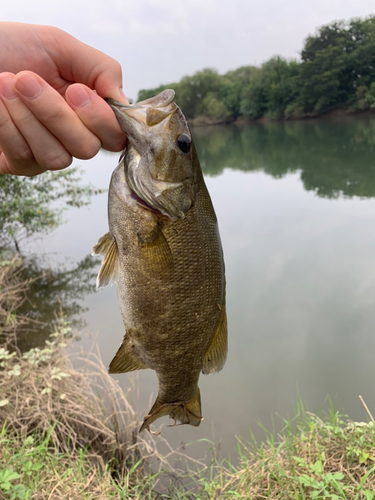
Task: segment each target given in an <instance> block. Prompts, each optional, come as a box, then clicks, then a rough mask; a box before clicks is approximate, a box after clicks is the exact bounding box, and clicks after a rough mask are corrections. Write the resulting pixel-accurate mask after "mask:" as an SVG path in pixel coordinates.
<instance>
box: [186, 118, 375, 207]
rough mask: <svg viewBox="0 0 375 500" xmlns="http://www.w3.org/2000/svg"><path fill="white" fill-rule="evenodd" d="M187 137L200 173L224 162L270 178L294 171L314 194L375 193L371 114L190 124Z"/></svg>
mask: <svg viewBox="0 0 375 500" xmlns="http://www.w3.org/2000/svg"><path fill="white" fill-rule="evenodd" d="M193 137H194V141H195V144H196V147H197V150H198V154H199V158H200V160H201V165H202V169H203V171H204V173H205V174H206V175H219V174H220V173H221V172H222V171H223V170H224V169H225V168H230V169H234V170H243V171H256V170H259V171H263V172H265V173H267V174H269V175H272V176H273V177H276V178H281V177H283V176H285V175H286V174H288V173H292V172H300V175H301V180H302V182H303V185H304V187H305V189H306V190H307V191H315V192H316V194H317V195H318V196H322V197H328V198H338V197H340V196H344V197H352V196H358V197H363V198H368V197H373V196H375V154H374V153H375V119H374V118H373V117H371V116H368V117H345V118H344V117H340V118H333V117H330V118H329V117H328V118H325V119H320V120H319V121H316V120H309V121H298V122H297V121H295V122H293V121H290V122H283V123H280V122H277V123H266V124H262V123H255V124H252V125H250V126H249V125H243V126H242V125H238V126H230V127H228V126H216V127H202V128H199V127H195V128H193Z"/></svg>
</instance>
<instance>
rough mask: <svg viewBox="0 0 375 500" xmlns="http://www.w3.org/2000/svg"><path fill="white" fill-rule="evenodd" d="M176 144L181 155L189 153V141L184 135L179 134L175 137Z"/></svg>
mask: <svg viewBox="0 0 375 500" xmlns="http://www.w3.org/2000/svg"><path fill="white" fill-rule="evenodd" d="M177 144H178V147H179V148H180V150H181V151H182V152H183V153H188V152H189V151H190V146H191V139H190V137H189V136H188V135H186V134H181V135H179V136H178V137H177Z"/></svg>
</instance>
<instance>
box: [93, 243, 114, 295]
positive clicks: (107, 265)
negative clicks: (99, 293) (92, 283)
mask: <svg viewBox="0 0 375 500" xmlns="http://www.w3.org/2000/svg"><path fill="white" fill-rule="evenodd" d="M103 238H104V236H103ZM111 238H112V240H111V242H110V244H109V245H108V242H107V241H106V242H105V243H104V242H103V243H102V247H107V248H108V250H107V253H106V254H105V257H104V259H103V262H102V265H101V268H100V271H99V274H98V277H97V278H96V289H97V290H99V288H104V287H105V286H107V285H109V283H110V282H111V281H112V280H114V279H115V277H116V274H117V269H118V251H117V245H116V240H115V238H113V237H111ZM99 242H100V240H99V241H98V243H97V245H99ZM97 245H96V246H97ZM94 248H96V247H94Z"/></svg>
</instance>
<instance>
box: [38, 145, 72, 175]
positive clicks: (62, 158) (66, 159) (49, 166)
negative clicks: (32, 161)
mask: <svg viewBox="0 0 375 500" xmlns="http://www.w3.org/2000/svg"><path fill="white" fill-rule="evenodd" d="M72 161H73V158H72V156H71V155H70V154H69V153H68V152H67V151H62V150H61V149H54V150H52V151H50V152H49V153H47V154H46V155H45V156H44V157H43V158H41V159H39V161H38V163H39V165H40V166H41V167H42V168H43V169H44V170H63V169H64V168H67V167H69V165H71V163H72Z"/></svg>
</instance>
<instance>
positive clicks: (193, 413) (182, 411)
mask: <svg viewBox="0 0 375 500" xmlns="http://www.w3.org/2000/svg"><path fill="white" fill-rule="evenodd" d="M167 415H169V417H170V418H173V420H174V421H175V423H174V425H177V422H178V424H179V425H182V424H190V425H194V426H195V427H198V425H199V424H200V423H201V421H202V420H203V418H202V409H201V394H200V391H199V387H197V390H196V392H195V395H194V396H193V397H192V398H191V399H190V400H189V401H186V402H183V401H179V402H176V403H164V404H163V403H161V401H160V400H159V396H158V397H157V398H156V401H155V403H154V405H153V407H152V408H151V410H150V413H149V414H148V415H146V416H145V418H144V420H143V424H142V427H141V428H140V429H139V432H142V431H144V430H145V429H148V430H150V429H149V427H150V425H151V424H152V423H153V422H155V420H158V418H161V417H165V416H167Z"/></svg>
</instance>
